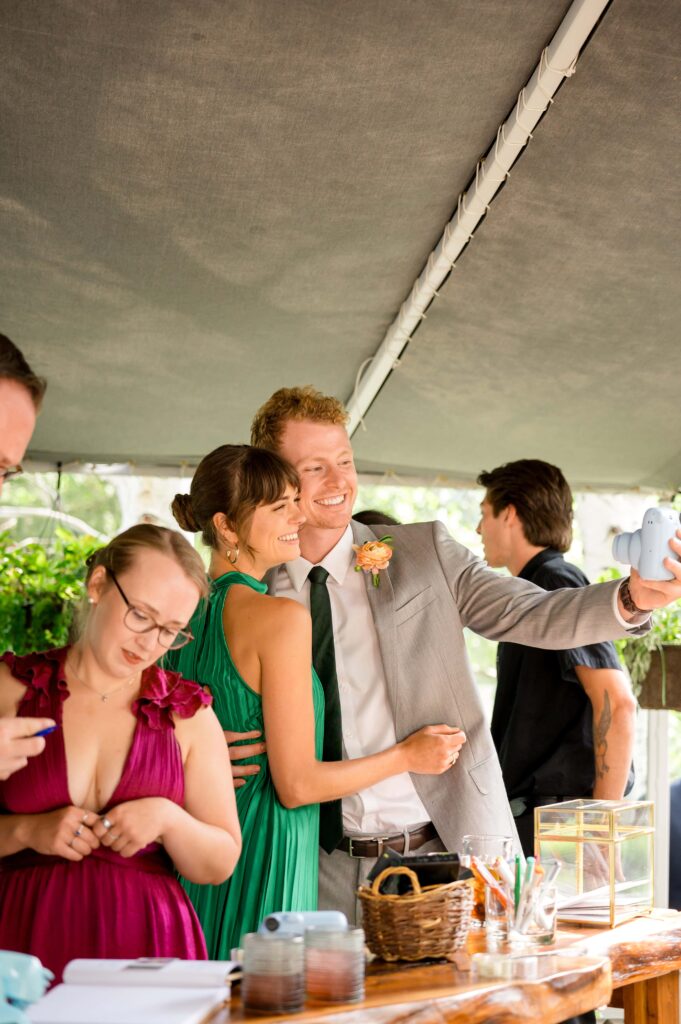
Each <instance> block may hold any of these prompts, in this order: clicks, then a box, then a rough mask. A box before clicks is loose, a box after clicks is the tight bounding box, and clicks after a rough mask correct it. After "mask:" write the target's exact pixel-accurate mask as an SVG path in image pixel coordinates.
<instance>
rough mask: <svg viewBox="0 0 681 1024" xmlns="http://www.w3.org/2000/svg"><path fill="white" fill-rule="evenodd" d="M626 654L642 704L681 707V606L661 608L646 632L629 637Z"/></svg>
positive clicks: (626, 643) (623, 653)
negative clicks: (642, 634) (650, 627)
mask: <svg viewBox="0 0 681 1024" xmlns="http://www.w3.org/2000/svg"><path fill="white" fill-rule="evenodd" d="M622 657H623V659H624V663H625V665H626V666H627V669H628V670H629V675H630V676H631V685H632V689H633V691H634V693H635V694H636V696H637V698H638V702H639V704H640V705H641V707H644V708H670V709H676V710H681V610H679V607H678V605H671V606H670V607H668V608H660V609H659V611H656V612H654V614H653V625H652V629H651V630H650V632H649V633H646V634H645V636H637V637H633V638H632V639H631V640H627V641H625V643H624V645H623V647H622Z"/></svg>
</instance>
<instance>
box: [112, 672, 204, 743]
mask: <svg viewBox="0 0 681 1024" xmlns="http://www.w3.org/2000/svg"><path fill="white" fill-rule="evenodd" d="M212 702H213V698H212V697H211V695H210V693H209V692H208V691H207V690H206V689H205V688H204V687H203V686H200V685H199V683H193V682H192V681H191V680H189V679H184V678H183V676H181V675H180V673H179V672H171V671H169V670H168V669H164V668H161V667H160V666H159V665H151V666H150V667H149V668H147V669H145V670H144V672H143V673H142V688H141V691H140V695H139V697H138V698H137V700H136V701H135V702H134V703H133V705H132V710H133V713H134V714H135V715H137V717H138V718H142V719H144V721H145V722H146V724H147V725H148V726H149V728H150V729H156V730H165V729H174V728H175V723H174V722H173V715H179V717H180V718H193V716H194V715H195V714H196V712H197V711H198V710H199V709H200V708H202V707H206V706H207V705H210V704H212Z"/></svg>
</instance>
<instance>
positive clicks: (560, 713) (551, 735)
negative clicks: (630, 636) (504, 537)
mask: <svg viewBox="0 0 681 1024" xmlns="http://www.w3.org/2000/svg"><path fill="white" fill-rule="evenodd" d="M519 576H520V578H521V579H523V580H530V581H531V582H532V583H535V584H536V585H537V586H539V587H543V589H544V590H560V589H561V588H563V587H584V586H587V585H588V583H589V581H588V579H587V578H586V576H585V575H584V573H583V572H582V571H581V570H580V569H578V568H577V567H576V566H574V565H570V563H569V562H566V561H565V559H564V558H563V556H562V555H561V554H560V553H559V552H558V551H554V550H553V549H551V548H545V549H544V550H543V551H540V552H539V553H538V554H536V555H535V556H534V557H533V558H531V559H530V561H529V562H528V563H527V565H526V566H525V567H524V569H523V571H522V572H521V573H519ZM575 665H585V666H587V667H590V668H614V669H621V667H622V666H621V665H620V662H619V659H618V657H617V653H616V651H615V648H614V646H613V645H612V644H611V643H600V644H590V645H589V646H588V647H575V648H573V649H571V650H568V651H544V650H540V649H539V648H536V647H525V646H524V645H521V644H514V643H507V642H503V643H500V644H499V647H498V651H497V691H496V696H495V699H494V711H493V713H492V737H493V739H494V743H495V745H496V748H497V752H498V754H499V760H500V761H501V770H502V772H503V776H504V782H505V785H506V792H507V793H508V798H509V800H513V799H514V798H515V797H521V796H522V797H530V798H531V802H530V806H531V805H532V804H533V803H537V804H540V803H541V798H542V797H551V796H553V797H555V796H562V797H589V796H591V793H592V791H593V787H594V781H595V769H594V746H593V711H592V705H591V701H590V700H589V698H588V697H587V695H586V693H585V692H584V689H583V688H582V686H581V684H580V682H579V680H578V679H577V675H576V673H575ZM631 782H633V774H632V773H630V783H631Z"/></svg>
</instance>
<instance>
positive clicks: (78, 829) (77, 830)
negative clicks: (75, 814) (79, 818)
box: [73, 825, 83, 838]
mask: <svg viewBox="0 0 681 1024" xmlns="http://www.w3.org/2000/svg"><path fill="white" fill-rule="evenodd" d="M82 832H83V826H82V825H79V826H78V828H77V829H76V831H75V832H74V833H73V835H74V838H75V837H77V836H79V835H82Z"/></svg>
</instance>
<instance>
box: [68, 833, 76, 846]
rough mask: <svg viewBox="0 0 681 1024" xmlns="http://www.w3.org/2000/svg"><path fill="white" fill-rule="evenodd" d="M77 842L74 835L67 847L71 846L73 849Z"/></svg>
mask: <svg viewBox="0 0 681 1024" xmlns="http://www.w3.org/2000/svg"><path fill="white" fill-rule="evenodd" d="M75 841H76V837H75V834H74V836H73V838H72V839H71V840H70V841H69V842H68V843H67V844H66V845H67V846H70V847H71V848H73V844H74V843H75Z"/></svg>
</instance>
